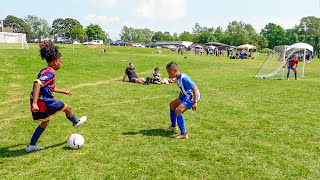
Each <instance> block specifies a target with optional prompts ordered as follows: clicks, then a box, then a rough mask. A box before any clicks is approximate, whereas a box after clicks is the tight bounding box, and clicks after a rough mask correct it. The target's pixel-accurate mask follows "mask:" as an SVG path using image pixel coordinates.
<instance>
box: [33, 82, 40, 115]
mask: <svg viewBox="0 0 320 180" xmlns="http://www.w3.org/2000/svg"><path fill="white" fill-rule="evenodd" d="M40 88H41V86H40V84H39V83H38V82H34V84H33V99H32V100H33V102H32V109H31V110H32V112H37V111H39V106H38V99H39V94H40Z"/></svg>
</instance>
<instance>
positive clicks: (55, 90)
mask: <svg viewBox="0 0 320 180" xmlns="http://www.w3.org/2000/svg"><path fill="white" fill-rule="evenodd" d="M54 92H57V93H62V94H65V95H69V96H71V95H72V93H71V91H66V90H62V89H57V88H55V89H54Z"/></svg>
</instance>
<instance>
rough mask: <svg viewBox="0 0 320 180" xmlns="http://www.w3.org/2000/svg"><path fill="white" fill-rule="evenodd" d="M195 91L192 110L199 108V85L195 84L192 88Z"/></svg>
mask: <svg viewBox="0 0 320 180" xmlns="http://www.w3.org/2000/svg"><path fill="white" fill-rule="evenodd" d="M192 91H193V105H192V110H194V111H196V110H197V106H198V102H197V101H198V88H197V86H194V87H193V88H192Z"/></svg>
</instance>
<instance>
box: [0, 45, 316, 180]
mask: <svg viewBox="0 0 320 180" xmlns="http://www.w3.org/2000/svg"><path fill="white" fill-rule="evenodd" d="M29 46H30V49H29V50H0V61H1V66H0V85H1V88H0V138H1V140H0V179H31V178H35V179H289V178H293V179H319V178H320V174H319V169H320V163H319V162H320V143H319V140H320V128H319V127H320V121H319V113H320V108H319V104H320V98H319V97H320V94H319V89H320V81H319V80H320V74H319V72H320V61H319V60H315V61H314V62H311V63H307V64H306V68H305V70H306V72H305V77H304V78H300V80H299V81H294V80H290V81H280V80H272V79H265V80H261V79H255V78H253V76H254V74H255V73H256V71H257V70H258V68H259V67H260V65H261V63H262V62H263V60H264V57H263V55H262V54H261V57H260V58H259V59H256V60H230V59H227V58H216V57H208V56H201V57H200V56H197V57H196V56H194V55H191V54H190V53H189V52H187V57H188V58H187V59H184V58H183V57H182V56H177V54H176V53H175V52H170V51H168V50H163V54H156V53H155V51H154V49H148V48H145V49H138V48H125V47H107V53H106V54H104V53H102V52H101V48H90V47H87V46H75V47H73V46H72V45H69V46H64V47H63V48H61V49H60V50H61V52H62V54H63V66H62V68H61V69H60V70H59V71H57V80H56V87H57V88H60V89H66V90H71V91H72V92H73V95H72V96H65V95H62V94H55V97H56V98H57V99H58V100H61V101H64V102H65V103H67V104H68V105H70V106H72V107H73V110H74V112H75V114H76V115H77V116H78V117H81V116H82V115H87V116H88V122H87V123H86V124H85V125H84V126H82V127H80V128H79V129H75V128H74V127H72V125H71V123H70V122H69V121H68V120H67V119H66V118H65V115H64V114H63V113H60V114H58V115H57V116H55V117H54V118H53V120H52V121H51V123H50V125H49V126H48V128H47V129H46V131H45V132H44V133H43V135H42V136H41V137H40V140H39V142H38V145H41V146H44V147H46V150H44V151H39V152H35V153H30V154H26V153H25V152H24V149H25V148H26V145H27V144H28V143H29V139H30V137H31V135H32V133H33V131H34V129H35V128H36V126H37V125H38V123H34V122H33V120H32V117H31V113H30V110H29V93H30V91H31V88H32V84H33V80H34V79H35V78H36V75H37V73H38V72H39V70H40V69H42V68H44V67H46V62H45V61H41V60H40V57H39V54H38V47H37V46H36V45H29ZM172 60H175V61H176V62H177V63H178V64H179V65H180V70H181V72H184V73H186V74H188V75H189V76H190V77H191V78H192V79H193V80H194V81H195V83H196V84H197V86H198V88H199V90H200V92H201V101H200V103H199V106H198V110H197V111H196V112H192V111H187V112H186V113H185V119H186V125H187V129H188V133H189V136H190V138H189V139H187V140H179V141H176V140H174V139H172V138H171V137H172V136H173V135H175V134H172V133H167V132H165V131H164V129H165V128H167V127H168V126H169V125H170V120H169V110H168V105H169V103H170V102H171V101H172V100H173V99H175V98H176V97H177V96H178V94H179V89H178V87H177V86H176V85H175V84H170V85H149V86H147V85H138V84H132V83H128V82H121V81H120V80H121V79H122V76H123V73H124V69H125V68H126V67H127V65H128V63H129V62H131V61H132V62H134V63H135V68H136V70H137V72H138V75H140V76H141V77H146V76H151V75H152V73H153V68H154V67H156V66H158V67H160V69H161V73H162V77H163V78H164V77H166V76H167V74H166V71H165V65H166V63H168V62H169V61H172ZM72 133H79V134H82V135H83V136H84V137H85V145H84V147H83V148H81V149H79V150H70V149H69V148H67V146H66V138H67V136H68V135H70V134H72ZM177 133H178V132H177Z"/></svg>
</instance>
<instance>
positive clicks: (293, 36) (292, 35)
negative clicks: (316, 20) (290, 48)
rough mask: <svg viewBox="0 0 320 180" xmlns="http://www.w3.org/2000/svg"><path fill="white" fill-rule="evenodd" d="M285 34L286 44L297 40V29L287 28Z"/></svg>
mask: <svg viewBox="0 0 320 180" xmlns="http://www.w3.org/2000/svg"><path fill="white" fill-rule="evenodd" d="M286 36H287V44H288V45H291V44H294V43H297V42H299V32H298V29H296V28H293V29H287V30H286Z"/></svg>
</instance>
